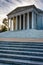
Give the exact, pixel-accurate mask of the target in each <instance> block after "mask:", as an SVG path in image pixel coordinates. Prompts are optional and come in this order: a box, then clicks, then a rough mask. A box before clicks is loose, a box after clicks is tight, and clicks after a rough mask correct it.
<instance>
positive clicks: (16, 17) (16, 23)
mask: <svg viewBox="0 0 43 65" xmlns="http://www.w3.org/2000/svg"><path fill="white" fill-rule="evenodd" d="M17 22H18V20H17V16H16V30H17Z"/></svg>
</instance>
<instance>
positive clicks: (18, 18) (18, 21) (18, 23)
mask: <svg viewBox="0 0 43 65" xmlns="http://www.w3.org/2000/svg"><path fill="white" fill-rule="evenodd" d="M17 27H18V30H19V16H18V26H17Z"/></svg>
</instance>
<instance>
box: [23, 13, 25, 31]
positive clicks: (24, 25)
mask: <svg viewBox="0 0 43 65" xmlns="http://www.w3.org/2000/svg"><path fill="white" fill-rule="evenodd" d="M23 29H24V30H25V14H23Z"/></svg>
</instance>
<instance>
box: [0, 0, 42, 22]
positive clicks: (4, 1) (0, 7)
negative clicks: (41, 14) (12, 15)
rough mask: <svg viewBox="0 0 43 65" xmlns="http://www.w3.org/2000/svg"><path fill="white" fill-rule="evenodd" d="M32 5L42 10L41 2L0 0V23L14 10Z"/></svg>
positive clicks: (32, 0)
mask: <svg viewBox="0 0 43 65" xmlns="http://www.w3.org/2000/svg"><path fill="white" fill-rule="evenodd" d="M32 4H35V5H36V6H37V7H38V8H40V9H42V10H43V0H0V21H2V20H3V18H5V17H6V15H7V14H8V13H9V12H10V11H12V10H13V9H14V8H16V7H18V6H25V5H32Z"/></svg>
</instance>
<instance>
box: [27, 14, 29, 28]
mask: <svg viewBox="0 0 43 65" xmlns="http://www.w3.org/2000/svg"><path fill="white" fill-rule="evenodd" d="M27 29H29V13H27Z"/></svg>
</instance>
